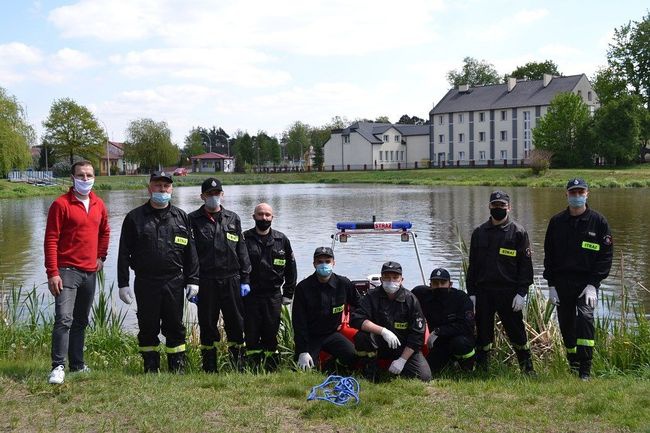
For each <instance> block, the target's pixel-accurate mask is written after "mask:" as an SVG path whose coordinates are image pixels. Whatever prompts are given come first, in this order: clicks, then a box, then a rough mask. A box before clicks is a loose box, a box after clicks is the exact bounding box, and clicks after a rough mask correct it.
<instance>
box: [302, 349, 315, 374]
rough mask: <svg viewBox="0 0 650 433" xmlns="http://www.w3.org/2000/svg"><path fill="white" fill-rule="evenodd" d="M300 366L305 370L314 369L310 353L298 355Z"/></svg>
mask: <svg viewBox="0 0 650 433" xmlns="http://www.w3.org/2000/svg"><path fill="white" fill-rule="evenodd" d="M298 366H299V367H300V368H302V369H303V370H307V369H308V368H313V367H314V360H313V359H311V355H310V354H309V352H303V353H301V354H300V355H298Z"/></svg>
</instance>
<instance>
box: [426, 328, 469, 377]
mask: <svg viewBox="0 0 650 433" xmlns="http://www.w3.org/2000/svg"><path fill="white" fill-rule="evenodd" d="M474 353H475V352H474V339H473V338H469V337H466V336H464V335H456V336H454V337H438V338H437V339H436V341H435V342H434V343H433V347H432V348H431V349H430V350H429V353H428V354H427V356H426V360H427V362H428V363H429V368H430V369H431V372H432V373H439V372H440V371H441V370H442V369H443V368H445V367H446V366H447V365H448V364H450V363H451V362H453V361H459V362H461V363H462V362H463V361H464V360H468V359H470V358H472V357H473V356H474Z"/></svg>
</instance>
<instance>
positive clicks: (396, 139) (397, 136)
mask: <svg viewBox="0 0 650 433" xmlns="http://www.w3.org/2000/svg"><path fill="white" fill-rule="evenodd" d="M395 143H399V135H396V136H395Z"/></svg>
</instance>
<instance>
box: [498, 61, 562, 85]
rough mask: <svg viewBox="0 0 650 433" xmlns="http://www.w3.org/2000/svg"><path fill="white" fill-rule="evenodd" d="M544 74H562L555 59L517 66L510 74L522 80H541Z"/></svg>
mask: <svg viewBox="0 0 650 433" xmlns="http://www.w3.org/2000/svg"><path fill="white" fill-rule="evenodd" d="M544 74H551V75H556V76H557V75H562V74H561V73H560V71H559V70H558V68H557V65H556V64H555V62H554V61H553V60H545V61H543V62H528V63H526V64H525V65H524V66H517V67H516V68H515V70H514V71H512V72H511V73H510V75H509V76H510V77H512V78H518V79H520V80H541V79H542V78H543V77H544Z"/></svg>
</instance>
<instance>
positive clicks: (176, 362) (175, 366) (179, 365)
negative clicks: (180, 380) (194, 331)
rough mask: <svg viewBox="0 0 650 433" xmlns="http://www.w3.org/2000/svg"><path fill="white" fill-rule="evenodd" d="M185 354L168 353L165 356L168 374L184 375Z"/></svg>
mask: <svg viewBox="0 0 650 433" xmlns="http://www.w3.org/2000/svg"><path fill="white" fill-rule="evenodd" d="M185 364H186V358H185V352H178V353H168V354H167V368H168V369H169V372H170V373H176V374H183V373H185Z"/></svg>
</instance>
